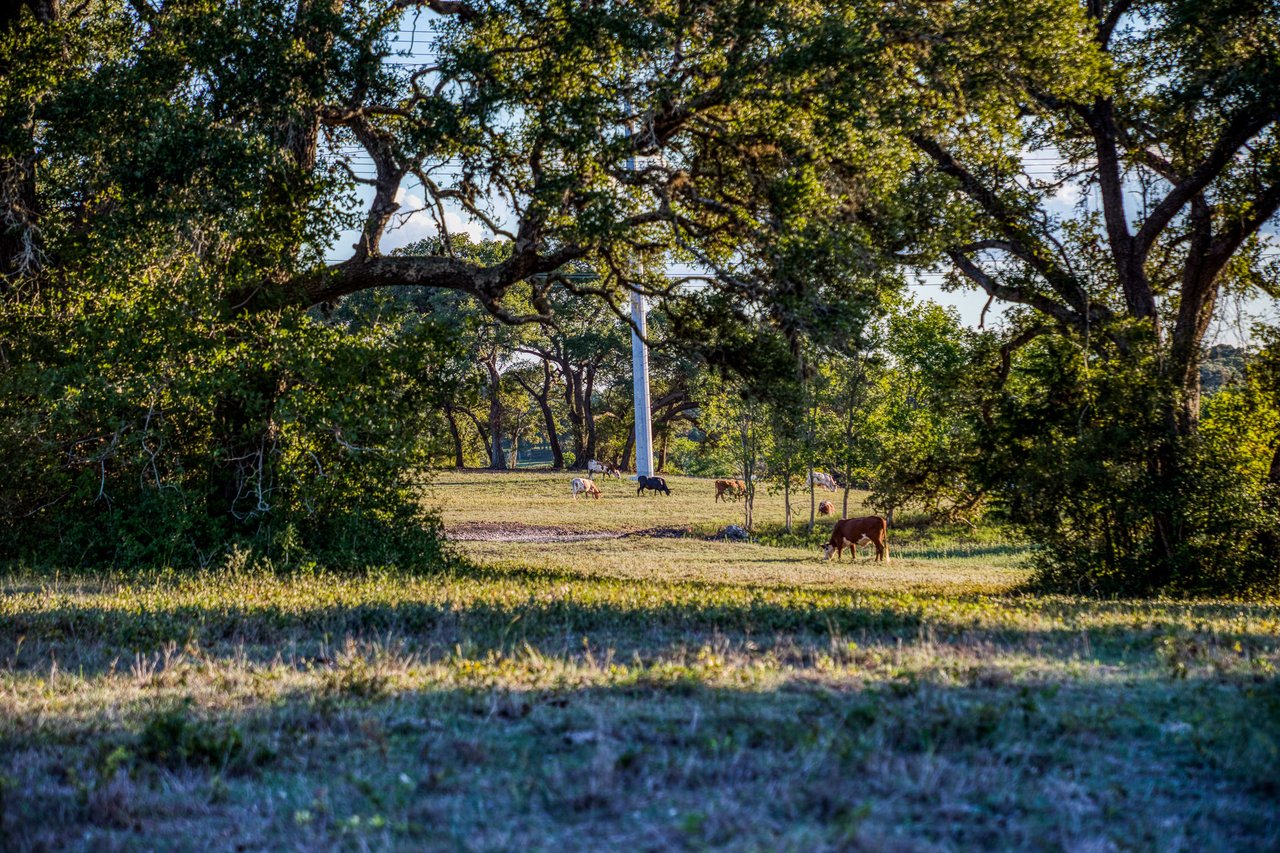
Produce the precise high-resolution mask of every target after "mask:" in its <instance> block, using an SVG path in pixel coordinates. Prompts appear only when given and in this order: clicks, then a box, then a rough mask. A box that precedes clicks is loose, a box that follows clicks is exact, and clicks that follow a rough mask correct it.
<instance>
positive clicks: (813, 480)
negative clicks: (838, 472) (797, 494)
mask: <svg viewBox="0 0 1280 853" xmlns="http://www.w3.org/2000/svg"><path fill="white" fill-rule="evenodd" d="M804 484H805V485H806V486H822V488H824V489H826V490H827V491H828V492H834V491H835V490H836V480H835V477H832V476H831V475H830V474H824V473H823V472H821V471H814V472H812V473H811V474H810V475H809V476H808V477H806V478H805V481H804Z"/></svg>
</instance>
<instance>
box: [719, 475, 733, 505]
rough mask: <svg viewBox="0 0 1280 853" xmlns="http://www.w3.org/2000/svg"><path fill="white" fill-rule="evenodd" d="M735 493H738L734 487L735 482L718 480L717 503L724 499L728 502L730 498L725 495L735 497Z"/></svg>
mask: <svg viewBox="0 0 1280 853" xmlns="http://www.w3.org/2000/svg"><path fill="white" fill-rule="evenodd" d="M735 491H736V487H735V486H734V485H733V480H716V500H717V501H719V500H721V499H724V500H726V501H727V500H728V498H727V497H725V494H726V493H728V494H730V495H733V494H735Z"/></svg>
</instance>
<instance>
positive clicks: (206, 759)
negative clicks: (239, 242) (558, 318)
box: [0, 473, 1280, 850]
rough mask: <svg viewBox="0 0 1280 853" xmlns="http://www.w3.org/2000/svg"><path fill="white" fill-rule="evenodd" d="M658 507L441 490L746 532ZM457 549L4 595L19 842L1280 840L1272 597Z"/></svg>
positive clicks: (443, 498) (740, 557)
mask: <svg viewBox="0 0 1280 853" xmlns="http://www.w3.org/2000/svg"><path fill="white" fill-rule="evenodd" d="M562 481H563V483H562ZM561 485H563V488H560V486H561ZM672 488H673V490H674V491H675V494H674V495H673V496H672V498H671V499H670V500H667V499H665V498H663V497H648V496H646V497H645V498H635V497H634V489H632V491H631V494H630V496H628V495H627V494H626V493H625V492H624V490H623V487H622V486H620V485H618V484H617V483H608V484H606V485H605V497H604V498H603V499H602V500H601V501H600V502H598V503H596V502H592V504H591V505H586V504H584V503H583V502H582V501H579V502H578V504H577V505H576V506H575V505H574V504H573V502H572V500H571V498H570V497H569V495H568V485H567V478H565V477H549V476H547V475H532V474H512V475H506V476H500V475H488V474H452V473H445V474H442V475H440V477H439V478H438V481H437V484H436V486H435V487H434V488H433V490H432V496H431V498H432V500H436V501H440V502H441V503H442V504H443V507H444V516H445V520H446V524H447V525H449V526H450V527H453V528H455V529H460V528H466V526H467V525H468V524H470V525H475V524H477V523H479V522H486V523H496V522H504V521H505V522H517V523H519V524H522V525H526V526H528V527H544V528H545V527H550V528H556V529H557V530H559V531H561V534H560V535H563V536H569V535H571V534H573V533H575V532H576V533H586V532H591V533H597V534H599V533H601V532H604V531H624V530H646V529H652V528H670V527H686V526H693V527H695V528H697V529H699V530H700V531H701V532H704V533H705V532H707V531H708V530H710V529H714V527H715V526H717V525H720V524H724V523H728V522H730V521H733V520H735V513H736V512H737V511H738V509H737V508H734V507H732V506H731V507H730V508H728V509H725V508H722V507H720V506H716V505H714V504H712V502H711V499H712V496H713V494H714V493H713V491H712V490H711V485H710V483H709V482H705V481H703V482H694V481H686V480H678V479H675V478H673V479H672ZM664 501H665V503H664ZM761 516H762V518H763V519H764V520H765V521H767V522H776V521H777V520H778V519H779V518H780V510H779V505H778V503H777V502H776V499H774V498H766V499H765V500H764V501H763V502H762V507H761ZM459 547H460V548H464V549H465V550H466V552H467V553H468V555H469V556H470V558H471V561H473V562H474V563H476V564H478V565H472V564H470V563H459V565H458V566H456V567H454V568H451V569H449V570H447V571H442V572H440V573H436V574H430V575H421V574H419V575H412V574H408V573H404V572H399V571H394V570H381V569H376V568H371V569H362V570H358V571H356V570H344V571H337V570H332V569H326V568H316V567H305V568H297V567H294V568H285V567H266V566H247V565H244V564H243V561H242V560H241V561H236V560H234V559H233V560H230V561H228V564H227V565H225V566H223V567H220V568H219V569H218V570H216V571H209V572H206V573H203V574H200V575H198V576H182V575H177V574H172V573H166V572H156V573H151V574H136V573H135V574H129V575H121V576H115V577H105V578H102V577H100V578H95V579H85V578H81V577H74V578H68V577H65V576H64V577H56V576H49V575H44V574H37V573H32V572H16V573H13V574H11V575H9V576H8V577H5V578H3V579H2V580H0V588H2V589H3V595H2V596H0V833H3V835H0V847H2V848H6V849H66V848H71V849H93V850H102V849H106V850H112V849H219V850H221V849H228V850H229V849H299V850H303V849H316V848H319V847H332V848H340V849H353V850H363V849H415V850H416V849H424V848H426V849H481V850H483V849H494V850H496V849H512V848H528V849H557V848H559V849H607V848H616V847H622V846H624V845H625V846H629V847H633V848H638V849H672V848H675V849H701V848H707V847H715V848H734V849H790V850H822V849H902V850H917V849H920V850H932V849H966V848H967V849H984V850H985V849H1000V848H1006V849H1014V848H1016V849H1026V848H1034V849H1064V850H1109V849H1162V850H1165V849H1187V850H1200V849H1264V848H1274V847H1276V846H1277V845H1278V844H1280V826H1278V822H1277V810H1276V807H1275V802H1276V797H1277V795H1280V761H1278V760H1277V759H1278V758H1280V756H1278V755H1277V749H1278V746H1280V681H1278V680H1277V676H1276V664H1277V661H1278V659H1280V606H1277V603H1276V602H1252V603H1244V602H1218V601H1201V602H1190V603H1186V602H1183V603H1177V602H1169V601H1150V600H1141V601H1108V602H1098V601H1089V600H1081V599H1072V598H1063V597H1037V596H1030V595H1024V594H1018V593H1016V592H1014V591H1013V588H1014V586H1015V585H1016V583H1017V582H1018V580H1020V579H1021V577H1022V576H1023V575H1022V572H1021V571H1020V570H1019V569H1018V568H1017V567H1016V557H1015V555H1014V554H1013V553H1012V552H1013V551H1014V549H1013V548H1011V547H1008V546H1007V545H1002V544H1001V543H998V542H996V543H992V542H985V543H984V542H977V543H974V542H960V541H956V542H949V543H939V542H936V541H935V542H928V543H914V544H913V543H910V542H902V541H894V540H893V539H892V538H891V547H894V556H895V559H894V562H893V563H891V564H890V565H889V566H888V567H875V566H873V565H872V564H871V563H870V561H869V560H867V559H866V557H865V553H866V552H865V550H864V557H863V559H862V560H861V561H859V563H857V564H856V565H853V566H851V565H850V564H849V563H847V562H846V563H845V564H844V565H843V566H842V567H833V566H823V565H822V564H820V563H819V562H818V561H817V559H816V550H815V549H814V548H813V547H811V546H810V547H771V546H768V545H761V544H733V543H726V542H711V541H705V540H703V539H701V538H670V537H667V536H658V537H649V536H630V537H625V538H605V539H586V540H584V539H568V540H564V541H548V542H502V541H492V540H475V541H468V542H463V543H460V546H459Z"/></svg>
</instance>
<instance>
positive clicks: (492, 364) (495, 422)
mask: <svg viewBox="0 0 1280 853" xmlns="http://www.w3.org/2000/svg"><path fill="white" fill-rule="evenodd" d="M484 368H485V372H486V373H487V374H488V377H489V387H488V391H489V437H488V441H487V442H486V443H487V444H488V445H489V467H490V468H492V469H493V470H495V471H505V470H507V459H506V456H505V454H503V452H502V425H503V416H504V415H505V412H504V410H503V407H502V374H500V373H499V372H498V364H497V355H496V354H495V355H491V356H490V357H489V358H488V359H486V360H485V362H484Z"/></svg>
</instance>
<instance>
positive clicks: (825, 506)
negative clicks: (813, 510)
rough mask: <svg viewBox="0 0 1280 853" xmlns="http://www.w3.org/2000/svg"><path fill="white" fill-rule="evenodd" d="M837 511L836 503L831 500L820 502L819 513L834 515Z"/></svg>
mask: <svg viewBox="0 0 1280 853" xmlns="http://www.w3.org/2000/svg"><path fill="white" fill-rule="evenodd" d="M835 511H836V505H835V504H833V503H832V502H831V501H823V502H822V503H820V504H818V515H834V514H835Z"/></svg>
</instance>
